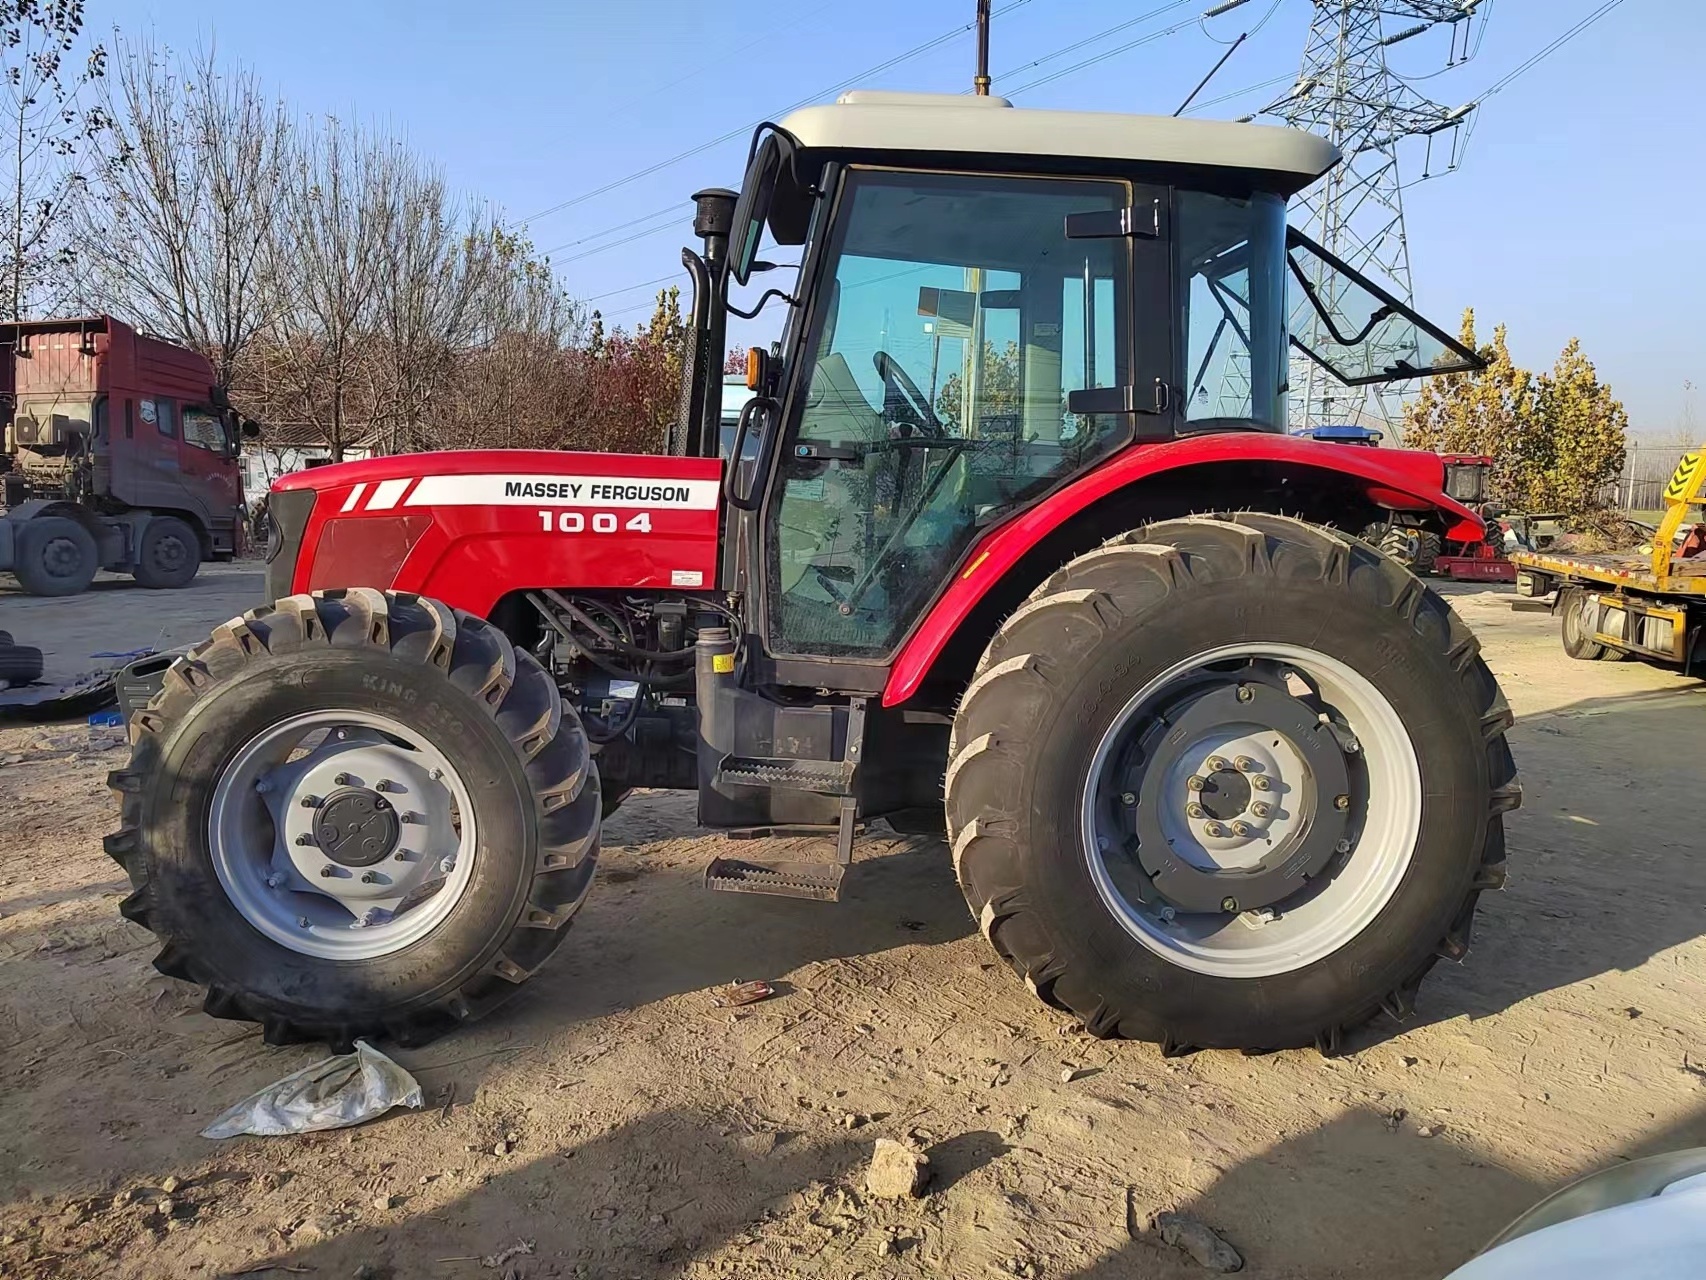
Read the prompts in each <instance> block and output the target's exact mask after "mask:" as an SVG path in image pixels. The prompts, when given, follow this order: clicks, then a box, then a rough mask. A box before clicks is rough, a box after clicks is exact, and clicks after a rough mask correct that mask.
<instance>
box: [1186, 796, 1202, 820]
mask: <svg viewBox="0 0 1706 1280" xmlns="http://www.w3.org/2000/svg"><path fill="white" fill-rule="evenodd" d="M1185 816H1186V817H1187V818H1205V817H1207V816H1208V810H1206V809H1204V808H1203V807H1202V806H1201V805H1200V804H1198V803H1197V802H1196V801H1194V800H1193V801H1191V803H1190V804H1188V805H1186V806H1185Z"/></svg>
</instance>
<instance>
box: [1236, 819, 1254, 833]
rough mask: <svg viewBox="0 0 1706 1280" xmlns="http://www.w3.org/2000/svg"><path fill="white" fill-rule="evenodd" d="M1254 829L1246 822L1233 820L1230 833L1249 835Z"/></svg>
mask: <svg viewBox="0 0 1706 1280" xmlns="http://www.w3.org/2000/svg"><path fill="white" fill-rule="evenodd" d="M1254 830H1255V828H1254V827H1252V826H1251V825H1250V824H1249V823H1248V822H1234V823H1233V824H1232V834H1233V835H1235V836H1249V835H1250V833H1251V832H1253V831H1254Z"/></svg>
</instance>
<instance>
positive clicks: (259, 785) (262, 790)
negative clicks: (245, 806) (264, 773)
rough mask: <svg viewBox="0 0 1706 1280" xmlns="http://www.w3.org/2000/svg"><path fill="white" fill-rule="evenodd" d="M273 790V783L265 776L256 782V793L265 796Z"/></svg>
mask: <svg viewBox="0 0 1706 1280" xmlns="http://www.w3.org/2000/svg"><path fill="white" fill-rule="evenodd" d="M271 790H272V783H270V782H268V781H267V780H266V779H265V778H261V779H259V780H258V781H257V782H256V783H255V794H256V795H258V796H264V795H266V793H267V792H269V791H271Z"/></svg>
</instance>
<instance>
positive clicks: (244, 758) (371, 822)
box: [208, 711, 477, 959]
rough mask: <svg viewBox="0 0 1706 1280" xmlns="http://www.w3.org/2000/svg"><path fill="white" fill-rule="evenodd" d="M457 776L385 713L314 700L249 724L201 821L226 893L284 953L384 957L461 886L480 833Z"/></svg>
mask: <svg viewBox="0 0 1706 1280" xmlns="http://www.w3.org/2000/svg"><path fill="white" fill-rule="evenodd" d="M471 806H472V801H471V798H470V795H469V792H468V789H467V787H466V785H465V784H464V783H463V782H462V781H461V779H460V778H459V777H458V776H457V774H456V772H455V770H454V769H452V768H451V766H450V762H449V761H448V760H447V759H446V758H445V756H444V755H443V754H442V753H441V752H440V751H439V750H438V749H437V748H436V746H434V745H433V744H432V743H430V742H429V741H427V740H426V739H424V738H423V737H421V736H420V735H419V734H418V733H416V732H414V731H413V730H411V729H409V728H408V727H406V726H404V725H401V724H399V723H397V722H396V721H393V720H390V719H389V718H388V717H383V716H378V715H374V714H371V713H363V712H355V711H347V712H346V711H326V712H311V713H308V714H306V715H303V716H299V717H296V718H294V719H293V720H290V721H286V722H283V723H281V724H279V725H276V726H274V727H272V728H270V729H267V730H265V731H263V732H262V733H261V734H259V735H257V737H256V738H255V739H253V740H252V741H251V742H250V743H249V744H248V745H247V746H246V747H245V748H244V749H243V750H242V751H241V752H239V753H238V756H237V757H236V759H234V760H233V762H232V763H231V765H230V766H229V767H228V768H227V770H226V772H225V774H224V775H223V776H222V778H221V780H220V783H219V785H218V789H217V794H216V796H215V800H214V804H213V809H212V812H211V813H210V815H209V820H208V826H209V836H210V843H211V846H212V849H213V853H214V866H215V870H216V872H217V873H218V875H219V879H220V883H221V884H222V885H223V886H224V888H225V890H226V892H227V894H228V895H229V896H230V897H231V900H232V902H233V903H234V905H235V906H236V907H237V909H238V910H239V911H240V912H241V913H242V915H243V916H244V918H245V919H246V920H248V921H249V923H250V924H252V925H254V926H255V927H256V928H257V929H259V930H260V931H261V932H262V933H263V934H265V935H266V936H268V937H269V938H271V939H273V940H274V941H275V942H278V943H280V944H281V945H283V946H285V947H288V948H289V949H291V950H293V951H300V952H303V953H305V954H308V955H316V956H323V957H326V958H333V959H367V958H373V957H377V956H382V955H387V954H390V953H391V952H394V951H396V950H399V949H400V948H402V947H405V946H408V945H409V944H411V943H413V942H415V941H418V940H419V939H420V938H422V937H424V936H425V935H426V934H427V933H429V932H430V931H431V930H432V929H433V928H435V927H437V925H438V924H439V923H440V922H441V921H442V920H443V919H444V918H445V916H446V915H447V914H448V912H449V911H450V910H451V909H452V908H453V907H454V906H455V905H456V902H457V900H458V899H459V898H460V897H461V896H462V893H463V891H464V890H465V889H466V888H467V886H468V883H469V881H470V877H471V875H472V871H473V865H474V852H473V850H474V848H475V847H476V845H475V841H476V839H477V837H476V834H475V831H474V826H473V815H472V807H471Z"/></svg>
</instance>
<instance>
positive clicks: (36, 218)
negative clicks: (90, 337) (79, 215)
mask: <svg viewBox="0 0 1706 1280" xmlns="http://www.w3.org/2000/svg"><path fill="white" fill-rule="evenodd" d="M82 33H83V3H82V0H0V72H3V74H4V77H5V82H6V96H5V98H4V100H3V102H0V109H3V114H4V118H3V120H0V130H3V132H4V138H3V143H4V153H5V160H4V162H3V163H0V174H3V175H4V176H3V177H0V211H3V216H4V218H5V228H4V235H5V245H4V249H3V250H0V253H3V255H4V258H3V261H0V271H3V273H4V291H5V296H4V299H3V300H0V306H3V307H4V310H5V313H6V314H7V315H9V316H10V317H11V318H13V319H18V318H20V317H22V316H23V314H24V312H25V310H26V309H27V308H28V307H29V306H30V305H31V303H33V302H36V301H44V302H45V301H48V298H46V297H41V296H39V295H41V294H42V293H43V290H44V289H46V290H47V292H48V293H49V294H51V293H52V292H53V291H54V289H55V288H56V287H57V286H58V285H61V284H64V283H65V282H66V281H67V278H68V274H69V273H68V272H66V271H65V268H66V267H67V266H68V265H69V263H70V262H71V260H72V259H73V258H74V257H75V243H74V241H73V239H72V236H71V234H70V227H69V219H68V214H69V212H70V209H71V207H72V205H73V204H74V203H75V201H76V198H77V196H78V195H79V193H80V190H81V186H82V176H83V175H82V174H81V173H79V172H78V169H77V153H78V149H79V147H80V146H81V145H82V144H83V143H84V142H85V141H86V140H87V139H88V138H89V137H90V136H91V135H92V134H95V133H98V132H99V131H100V129H101V127H102V124H103V119H102V115H101V113H100V111H99V110H98V109H97V108H92V107H90V106H88V105H87V104H86V103H84V101H83V100H82V95H83V93H84V91H85V90H86V89H87V88H88V86H89V85H90V84H92V83H93V82H95V81H97V80H99V79H100V78H101V77H102V76H103V75H104V74H105V70H106V52H105V50H104V49H102V47H101V46H100V45H99V44H96V45H94V46H93V47H92V48H91V49H90V50H89V52H88V54H87V58H86V60H85V62H84V63H83V66H82V68H81V69H80V70H79V69H77V67H76V61H75V54H76V50H77V47H78V45H79V43H80V41H81V38H82Z"/></svg>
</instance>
